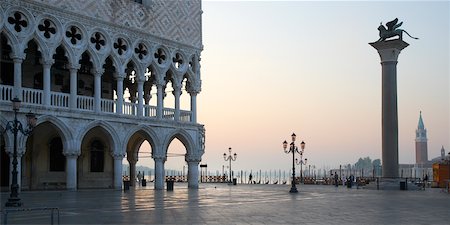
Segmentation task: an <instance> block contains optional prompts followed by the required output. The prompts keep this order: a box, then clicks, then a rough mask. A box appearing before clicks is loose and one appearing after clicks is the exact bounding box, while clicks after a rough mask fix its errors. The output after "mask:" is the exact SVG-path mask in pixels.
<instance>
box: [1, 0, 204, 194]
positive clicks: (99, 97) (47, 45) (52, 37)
mask: <svg viewBox="0 0 450 225" xmlns="http://www.w3.org/2000/svg"><path fill="white" fill-rule="evenodd" d="M138 2H141V3H137V2H136V1H131V0H114V1H111V0H91V1H71V0H20V1H19V0H2V1H0V37H1V45H0V59H1V64H0V130H2V131H3V130H5V128H6V124H7V122H8V121H11V120H13V119H14V114H13V112H12V110H11V108H12V107H11V100H12V99H13V98H14V97H18V98H19V99H20V100H21V101H22V106H21V109H20V113H19V115H18V118H19V119H20V120H24V118H25V113H28V112H29V111H32V112H33V113H35V114H37V118H38V120H37V126H36V127H35V128H34V130H33V133H32V134H31V135H30V136H20V135H19V137H18V146H17V150H18V155H19V164H18V171H19V181H18V182H19V185H20V188H21V189H31V190H32V189H46V188H64V189H69V190H74V189H78V188H115V189H121V188H122V173H123V171H122V160H123V159H124V157H126V159H127V160H128V162H129V164H130V171H131V172H130V174H129V175H130V177H131V179H133V178H135V176H136V174H135V172H134V171H135V165H136V162H137V160H138V157H137V156H138V151H139V148H140V146H141V144H142V143H143V142H144V141H148V142H149V143H150V146H151V149H152V158H153V159H154V161H155V183H154V185H155V189H163V188H164V177H165V175H164V163H165V161H166V159H167V149H168V146H169V145H170V143H171V142H172V140H174V139H178V140H180V141H181V143H183V145H184V146H185V148H186V154H185V160H186V162H187V163H188V180H189V182H188V186H189V187H190V188H197V187H198V164H199V162H200V160H201V157H202V155H203V153H204V136H205V130H204V127H203V125H201V124H199V123H198V122H197V100H196V97H197V94H199V93H200V91H201V79H200V53H201V51H202V49H203V46H202V37H201V15H202V10H201V2H200V0H185V1H163V0H143V1H138ZM183 92H184V93H183ZM181 94H184V96H189V97H186V99H187V100H189V101H190V102H189V103H187V104H186V103H185V104H184V105H187V106H188V107H189V106H190V107H189V110H182V109H181V107H180V105H181V102H180V99H181V98H180V96H181ZM167 95H173V98H172V99H173V102H170V103H171V104H172V105H173V106H174V107H173V108H166V107H164V104H165V103H166V104H167V102H168V98H167ZM183 99H184V98H183ZM183 103H184V102H183ZM12 136H13V135H12V134H11V132H9V131H7V132H4V133H3V135H2V137H1V139H0V141H1V153H2V158H1V160H2V162H1V163H2V165H10V164H11V163H10V162H11V161H12V152H13V137H12ZM11 171H12V168H11V166H10V168H8V167H7V166H6V167H2V172H1V173H2V174H1V175H2V186H3V187H8V186H9V185H10V182H11Z"/></svg>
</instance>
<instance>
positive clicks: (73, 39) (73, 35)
mask: <svg viewBox="0 0 450 225" xmlns="http://www.w3.org/2000/svg"><path fill="white" fill-rule="evenodd" d="M78 32H79V30H78V29H77V27H75V26H71V27H70V30H68V31H66V37H68V38H70V43H72V44H73V45H76V44H77V41H80V40H81V34H79V33H78Z"/></svg>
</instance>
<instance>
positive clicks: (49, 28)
mask: <svg viewBox="0 0 450 225" xmlns="http://www.w3.org/2000/svg"><path fill="white" fill-rule="evenodd" d="M38 29H39V30H40V31H41V32H43V33H44V37H45V38H47V39H49V38H50V37H51V35H52V34H56V28H55V26H54V25H53V24H52V22H51V21H50V20H44V23H43V24H39V26H38Z"/></svg>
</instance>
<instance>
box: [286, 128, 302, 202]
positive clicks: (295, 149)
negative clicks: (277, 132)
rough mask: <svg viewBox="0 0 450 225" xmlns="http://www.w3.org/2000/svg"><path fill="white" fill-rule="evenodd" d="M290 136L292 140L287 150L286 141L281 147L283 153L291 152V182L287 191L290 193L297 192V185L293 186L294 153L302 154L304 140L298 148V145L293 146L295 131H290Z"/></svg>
mask: <svg viewBox="0 0 450 225" xmlns="http://www.w3.org/2000/svg"><path fill="white" fill-rule="evenodd" d="M291 138H292V142H291V144H290V147H289V149H288V150H287V145H288V143H287V141H284V142H283V149H284V153H286V154H289V153H292V182H291V190H290V191H289V192H290V193H297V192H298V191H297V187H296V186H295V153H299V154H300V156H302V155H303V151H304V149H305V142H303V141H302V143H301V144H300V148H301V150H300V151H299V150H298V147H297V146H295V139H296V138H297V135H295V133H292V135H291Z"/></svg>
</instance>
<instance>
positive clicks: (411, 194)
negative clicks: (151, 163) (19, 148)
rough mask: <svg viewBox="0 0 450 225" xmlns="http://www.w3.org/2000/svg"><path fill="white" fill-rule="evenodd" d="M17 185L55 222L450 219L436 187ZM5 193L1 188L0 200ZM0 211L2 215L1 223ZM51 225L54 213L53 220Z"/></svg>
mask: <svg viewBox="0 0 450 225" xmlns="http://www.w3.org/2000/svg"><path fill="white" fill-rule="evenodd" d="M150 186H151V187H146V188H136V189H135V190H133V189H132V190H129V191H127V192H123V191H114V190H97V189H95V190H79V191H24V192H22V193H20V197H21V199H22V201H23V202H24V204H25V207H26V208H36V207H58V208H59V209H60V222H61V224H446V225H448V224H450V213H449V212H450V194H448V193H446V192H443V191H442V190H441V189H427V190H425V191H400V190H398V191H392V190H391V191H377V190H367V189H355V188H353V189H347V188H346V187H342V186H340V187H338V188H336V187H334V186H324V185H300V186H299V193H297V194H290V193H288V191H289V189H290V186H289V185H270V184H269V185H258V184H250V185H247V184H240V185H237V186H232V185H227V184H200V189H199V190H189V189H187V188H186V186H187V184H186V183H184V184H183V183H176V184H175V188H174V189H175V190H174V191H172V192H168V191H166V190H163V191H162V190H161V191H156V190H153V187H152V183H150ZM8 196H9V193H1V206H2V210H4V207H3V206H4V203H5V201H6V200H7V199H8ZM7 219H8V224H50V214H49V212H48V211H39V212H10V213H9V214H8V218H7ZM3 220H4V215H2V218H1V221H2V223H3ZM55 224H56V219H55Z"/></svg>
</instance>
